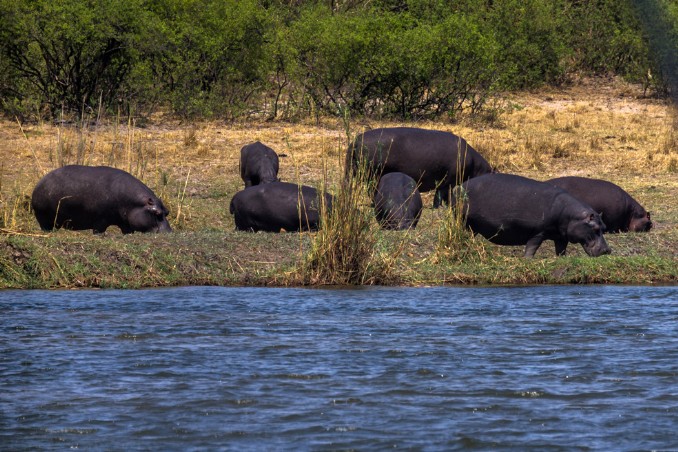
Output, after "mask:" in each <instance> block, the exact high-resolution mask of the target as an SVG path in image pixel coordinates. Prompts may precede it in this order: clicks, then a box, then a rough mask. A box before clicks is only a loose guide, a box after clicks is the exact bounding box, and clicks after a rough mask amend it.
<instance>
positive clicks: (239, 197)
mask: <svg viewBox="0 0 678 452" xmlns="http://www.w3.org/2000/svg"><path fill="white" fill-rule="evenodd" d="M325 205H326V206H327V208H328V209H331V208H332V196H331V195H330V194H328V193H325ZM300 206H301V209H300ZM230 210H231V214H232V215H234V216H235V228H236V229H238V230H240V231H252V232H256V231H266V232H280V230H281V229H284V230H285V231H315V230H317V229H318V225H319V223H320V212H319V210H320V199H319V197H318V191H317V190H316V189H315V188H313V187H307V186H305V185H302V186H299V185H297V184H291V183H289V182H271V183H269V184H261V185H254V186H252V187H249V188H246V189H244V190H241V191H239V192H238V193H236V194H235V195H234V196H233V199H232V200H231V208H230Z"/></svg>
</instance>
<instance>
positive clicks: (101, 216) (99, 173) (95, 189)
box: [31, 165, 172, 234]
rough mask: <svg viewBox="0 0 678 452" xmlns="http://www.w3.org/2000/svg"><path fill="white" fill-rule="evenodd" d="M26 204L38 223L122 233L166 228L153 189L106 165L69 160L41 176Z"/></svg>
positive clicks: (164, 214) (162, 209)
mask: <svg viewBox="0 0 678 452" xmlns="http://www.w3.org/2000/svg"><path fill="white" fill-rule="evenodd" d="M31 206H32V207H33V212H35V217H36V218H37V220H38V223H39V224H40V227H41V228H42V229H43V230H45V231H50V230H52V229H54V228H56V229H59V228H65V229H74V230H83V229H92V230H93V231H94V233H95V234H98V233H103V232H105V231H106V229H107V228H108V227H109V226H118V227H119V228H120V230H121V231H122V233H123V234H129V233H132V232H135V231H139V232H171V231H172V228H171V227H170V225H169V223H168V222H167V215H168V214H169V211H168V210H167V208H165V205H164V204H163V203H162V201H161V200H160V199H159V198H158V197H157V196H155V194H154V193H153V191H151V189H150V188H148V187H147V186H146V185H144V184H143V183H142V182H141V181H140V180H139V179H137V178H135V177H134V176H132V175H131V174H129V173H127V172H125V171H122V170H119V169H117V168H111V167H108V166H82V165H69V166H64V167H62V168H58V169H55V170H54V171H52V172H50V173H48V174H47V175H45V177H43V178H42V179H40V181H39V182H38V184H37V185H36V186H35V189H34V190H33V195H32V197H31Z"/></svg>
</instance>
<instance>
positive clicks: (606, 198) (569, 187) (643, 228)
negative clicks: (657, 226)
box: [546, 176, 652, 233]
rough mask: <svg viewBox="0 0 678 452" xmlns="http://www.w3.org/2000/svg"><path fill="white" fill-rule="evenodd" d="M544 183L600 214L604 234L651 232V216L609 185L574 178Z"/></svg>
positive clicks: (596, 180) (617, 187) (608, 183)
mask: <svg viewBox="0 0 678 452" xmlns="http://www.w3.org/2000/svg"><path fill="white" fill-rule="evenodd" d="M546 182H548V183H549V184H553V185H555V186H556V187H560V188H562V189H563V190H565V191H567V192H568V193H569V194H571V195H572V196H574V197H575V198H577V199H579V200H580V201H583V202H585V203H586V204H588V205H590V206H591V207H593V209H594V210H595V211H596V212H599V213H600V214H601V215H602V217H603V221H604V222H605V225H606V226H607V231H606V232H611V233H617V232H629V231H631V232H647V231H649V230H650V229H652V221H651V220H650V213H649V212H648V211H646V210H645V209H644V208H643V206H641V205H640V204H639V203H638V201H636V200H635V199H633V198H632V197H631V195H629V194H628V193H627V192H625V191H624V190H623V189H622V188H621V187H620V186H618V185H615V184H613V183H612V182H608V181H605V180H601V179H590V178H587V177H577V176H568V177H558V178H555V179H551V180H548V181H546Z"/></svg>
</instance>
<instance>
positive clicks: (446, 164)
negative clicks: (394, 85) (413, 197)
mask: <svg viewBox="0 0 678 452" xmlns="http://www.w3.org/2000/svg"><path fill="white" fill-rule="evenodd" d="M361 162H365V164H366V166H367V167H368V168H367V169H368V170H369V171H370V172H371V173H373V174H375V175H376V176H377V177H379V176H380V175H381V174H386V173H394V172H401V173H404V174H407V175H408V176H410V177H411V178H412V179H414V180H415V181H417V183H418V184H419V190H420V191H422V192H426V191H430V190H433V189H436V188H437V187H438V186H439V185H441V184H443V185H456V183H457V182H459V181H463V180H466V179H469V178H472V177H476V176H479V175H481V174H486V173H490V172H492V167H491V166H490V164H489V163H488V162H487V161H486V160H485V159H484V158H483V157H482V156H481V155H480V154H479V153H478V152H477V151H476V150H475V149H473V148H472V147H471V146H470V145H469V144H468V143H467V142H466V140H464V139H463V138H461V137H459V136H457V135H454V134H452V133H449V132H443V131H439V130H427V129H420V128H413V127H392V128H382V129H373V130H369V131H367V132H364V133H363V134H361V135H358V136H357V137H356V139H355V140H354V141H353V143H352V144H351V146H349V149H348V151H347V155H346V171H347V175H348V173H351V172H355V171H356V169H357V167H358V165H360V164H361ZM458 170H460V171H458Z"/></svg>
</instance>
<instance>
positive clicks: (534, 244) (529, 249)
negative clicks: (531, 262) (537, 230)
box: [525, 234, 544, 257]
mask: <svg viewBox="0 0 678 452" xmlns="http://www.w3.org/2000/svg"><path fill="white" fill-rule="evenodd" d="M543 241H544V236H543V235H542V234H538V235H535V236H534V237H532V238H531V239H530V240H528V241H527V244H526V245H525V257H534V253H536V252H537V249H539V246H540V245H541V242H543Z"/></svg>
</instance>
